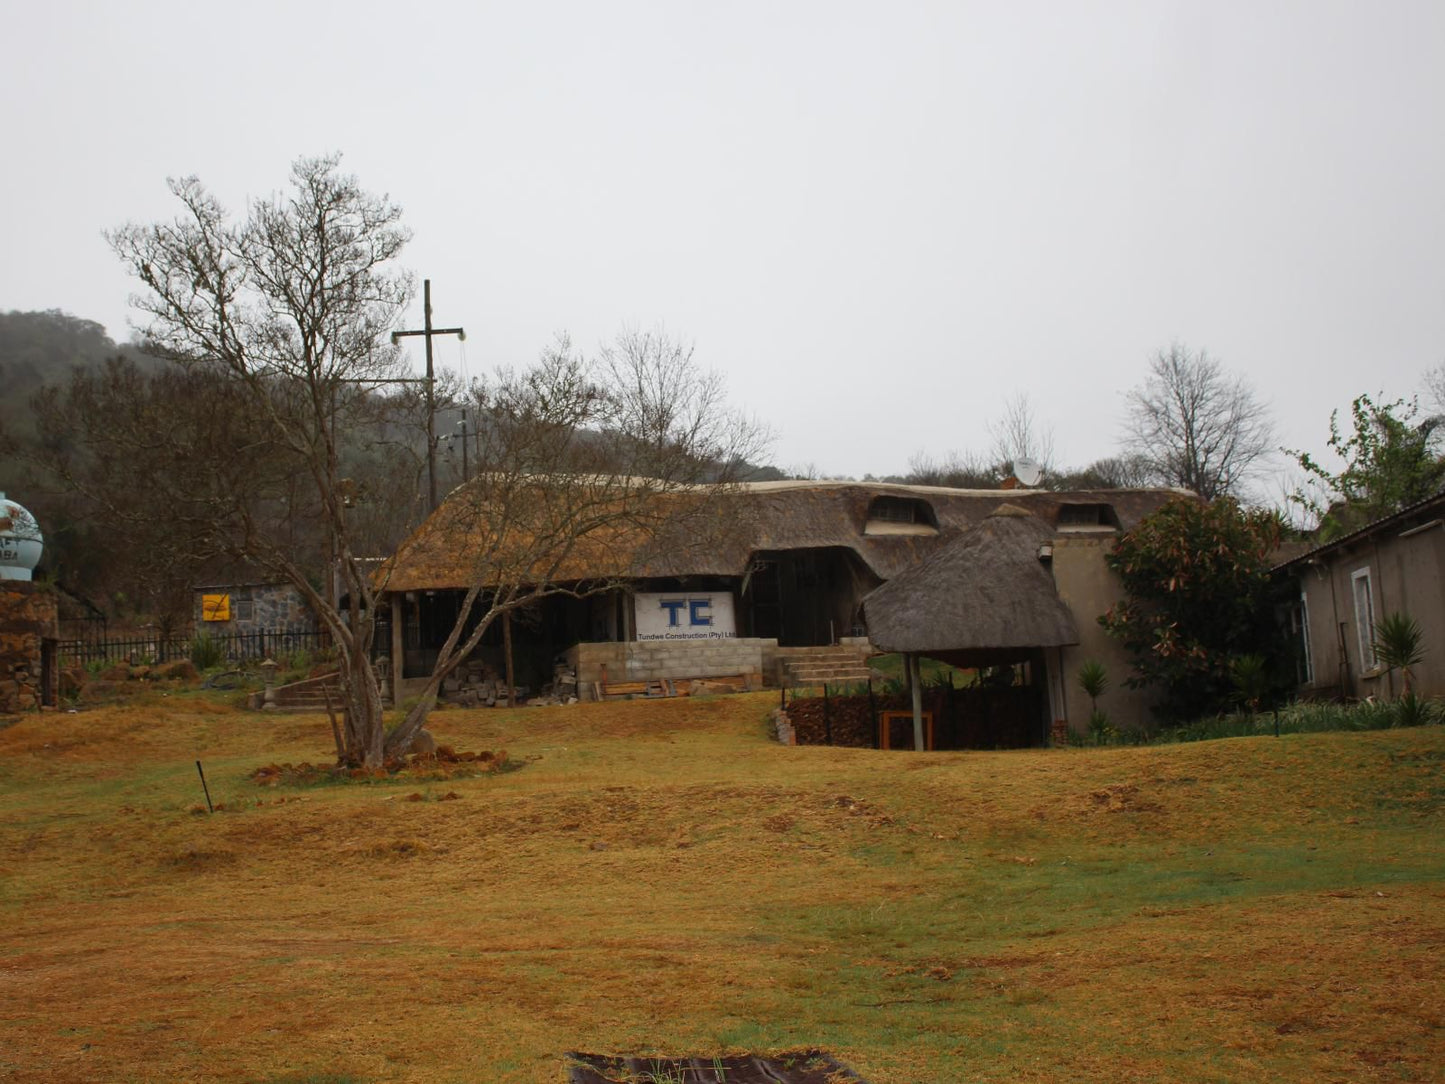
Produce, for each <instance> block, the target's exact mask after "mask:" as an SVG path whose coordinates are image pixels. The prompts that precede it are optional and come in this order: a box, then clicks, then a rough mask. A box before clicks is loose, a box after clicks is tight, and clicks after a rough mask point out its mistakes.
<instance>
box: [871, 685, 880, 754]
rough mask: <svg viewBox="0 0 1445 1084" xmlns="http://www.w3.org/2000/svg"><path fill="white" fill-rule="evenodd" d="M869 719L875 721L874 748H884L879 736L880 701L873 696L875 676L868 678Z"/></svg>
mask: <svg viewBox="0 0 1445 1084" xmlns="http://www.w3.org/2000/svg"><path fill="white" fill-rule="evenodd" d="M868 718H869V719H871V720H872V721H873V748H874V749H878V748H881V747H882V742H881V741H880V740H879V734H878V701H877V699H876V698H875V697H874V696H873V676H872V675H871V674H870V675H869V676H868Z"/></svg>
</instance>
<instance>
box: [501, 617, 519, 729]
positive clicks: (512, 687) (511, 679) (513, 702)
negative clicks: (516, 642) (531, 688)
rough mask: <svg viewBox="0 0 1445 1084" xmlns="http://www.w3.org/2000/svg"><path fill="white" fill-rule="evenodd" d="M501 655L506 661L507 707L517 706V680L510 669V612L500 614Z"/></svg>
mask: <svg viewBox="0 0 1445 1084" xmlns="http://www.w3.org/2000/svg"><path fill="white" fill-rule="evenodd" d="M502 653H503V655H504V656H505V657H506V661H507V707H509V708H515V707H516V706H517V679H516V674H515V672H514V671H513V669H512V611H511V610H508V611H507V612H506V613H504V614H502Z"/></svg>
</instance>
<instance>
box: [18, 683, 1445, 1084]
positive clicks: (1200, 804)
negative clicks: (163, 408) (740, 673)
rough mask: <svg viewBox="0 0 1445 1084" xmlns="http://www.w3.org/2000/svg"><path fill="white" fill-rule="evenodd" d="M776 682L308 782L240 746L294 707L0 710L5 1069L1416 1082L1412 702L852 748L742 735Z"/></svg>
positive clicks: (1430, 857) (1443, 921)
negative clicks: (833, 1064)
mask: <svg viewBox="0 0 1445 1084" xmlns="http://www.w3.org/2000/svg"><path fill="white" fill-rule="evenodd" d="M771 703H772V697H770V696H762V695H759V696H748V697H730V698H719V699H713V700H699V701H685V700H684V701H659V702H634V703H615V704H605V705H583V706H578V707H573V708H546V709H534V710H523V711H514V712H496V711H479V712H454V711H449V712H446V713H443V714H440V715H438V716H437V717H436V718H435V723H434V730H435V731H436V733H437V735H438V738H439V740H441V741H443V742H446V743H448V744H451V745H453V746H455V747H456V748H458V749H473V750H482V749H488V750H497V749H506V750H507V751H508V754H509V756H510V759H511V761H512V762H513V763H517V764H521V765H523V767H522V769H521V770H518V771H513V772H510V773H506V774H491V775H485V776H479V777H475V778H452V779H444V780H437V781H434V782H428V781H418V780H408V779H397V780H385V781H377V782H368V783H365V784H355V783H354V784H330V785H317V786H288V785H286V784H284V783H283V784H281V785H276V786H260V785H258V784H257V783H256V782H255V781H254V780H252V779H250V778H249V774H250V773H251V772H252V771H254V769H256V768H257V767H259V766H261V765H263V764H267V763H270V762H272V761H288V760H289V761H296V762H299V761H304V760H311V761H318V760H324V759H325V757H326V755H327V749H328V748H329V746H330V742H331V738H330V731H329V728H328V726H327V724H326V722H325V720H324V718H323V717H321V716H314V717H310V716H303V717H271V716H262V715H257V714H249V713H246V712H241V711H237V710H234V709H232V708H230V707H227V706H226V705H223V704H215V703H211V702H209V701H207V700H205V699H202V698H195V697H188V698H176V697H172V698H169V699H161V698H159V697H156V698H154V699H151V700H145V701H137V702H133V703H131V704H129V705H123V706H116V707H110V708H105V709H102V710H97V711H93V712H86V713H81V714H77V715H46V716H44V717H41V718H27V719H25V720H23V721H21V722H19V723H17V724H15V725H13V726H10V727H8V728H6V729H4V730H3V731H0V922H3V925H4V929H5V931H6V936H5V937H4V939H3V940H0V1023H3V1030H0V1035H3V1041H0V1078H9V1079H15V1080H21V1081H41V1080H44V1081H57V1080H58V1081H90V1080H137V1081H151V1080H154V1081H172V1080H198V1081H199V1080H235V1081H241V1080H246V1081H271V1082H283V1081H286V1082H300V1081H308V1080H309V1081H391V1080H435V1081H493V1080H496V1081H516V1082H521V1081H548V1082H557V1081H560V1080H561V1079H562V1061H561V1055H562V1053H563V1052H564V1051H566V1050H577V1049H582V1050H598V1051H613V1052H626V1051H648V1052H656V1053H659V1054H668V1053H698V1054H718V1055H722V1054H727V1053H730V1052H739V1051H743V1050H753V1051H759V1050H762V1051H781V1050H788V1049H797V1048H802V1047H812V1046H820V1047H823V1048H826V1049H829V1050H832V1051H834V1052H835V1053H836V1054H837V1055H839V1056H840V1057H841V1058H843V1059H844V1060H846V1061H848V1062H849V1063H851V1064H852V1065H853V1066H854V1067H855V1068H856V1069H858V1070H859V1071H860V1072H861V1073H863V1074H864V1075H865V1076H866V1077H867V1078H868V1079H869V1080H871V1081H873V1082H874V1084H891V1082H897V1084H902V1082H913V1081H971V1080H980V1081H983V1080H999V1081H1054V1080H1061V1079H1074V1080H1082V1079H1094V1080H1151V1081H1152V1080H1181V1081H1216V1080H1339V1081H1350V1080H1422V1081H1423V1080H1430V1079H1438V1078H1439V1072H1440V1068H1439V1067H1440V1066H1441V1065H1442V1064H1445V1030H1442V1025H1445V1004H1442V994H1445V981H1442V963H1441V961H1442V955H1445V858H1442V850H1441V848H1442V844H1441V828H1442V820H1445V778H1442V765H1445V729H1442V728H1436V727H1431V728H1424V729H1418V730H1401V731H1382V732H1377V733H1368V734H1320V735H1307V736H1306V735H1302V736H1295V737H1286V738H1282V739H1279V740H1277V741H1276V740H1273V739H1249V740H1235V741H1218V742H1207V743H1200V744H1197V745H1187V746H1169V747H1157V748H1137V749H1101V750H1059V751H1019V752H1004V753H961V754H951V753H938V754H921V755H918V754H911V753H894V754H881V753H875V752H871V751H866V750H842V749H826V748H799V749H783V748H779V747H777V746H775V745H772V744H769V743H768V742H766V741H765V739H764V736H763V717H764V714H765V712H766V710H767V708H768V707H769V706H770V704H771ZM198 758H199V759H201V760H202V761H204V763H205V767H206V775H207V779H208V781H209V782H210V785H211V792H212V796H213V798H214V799H215V800H216V801H218V802H223V803H224V804H225V806H226V811H224V812H218V813H216V814H215V815H214V816H207V815H205V814H199V815H198V814H196V813H194V812H192V810H193V809H194V808H196V807H197V806H198V804H199V805H200V807H201V808H202V809H203V808H204V804H203V798H202V796H201V792H200V786H199V783H198V781H197V779H196V773H195V766H194V761H195V760H196V759H198Z"/></svg>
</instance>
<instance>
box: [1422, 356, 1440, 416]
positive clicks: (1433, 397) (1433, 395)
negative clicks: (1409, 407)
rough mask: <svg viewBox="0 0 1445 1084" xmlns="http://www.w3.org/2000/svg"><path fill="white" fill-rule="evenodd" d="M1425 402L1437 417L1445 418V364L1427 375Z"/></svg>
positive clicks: (1431, 370) (1436, 367)
mask: <svg viewBox="0 0 1445 1084" xmlns="http://www.w3.org/2000/svg"><path fill="white" fill-rule="evenodd" d="M1424 383H1425V402H1426V406H1427V408H1428V409H1429V410H1430V411H1431V412H1433V413H1434V414H1435V415H1436V416H1445V362H1442V363H1441V364H1439V365H1437V366H1435V368H1433V369H1430V370H1427V371H1426V373H1425V381H1424Z"/></svg>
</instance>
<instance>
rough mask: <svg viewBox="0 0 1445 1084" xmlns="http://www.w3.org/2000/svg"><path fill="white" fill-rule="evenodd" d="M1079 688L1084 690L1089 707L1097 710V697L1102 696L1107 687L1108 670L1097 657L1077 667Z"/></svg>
mask: <svg viewBox="0 0 1445 1084" xmlns="http://www.w3.org/2000/svg"><path fill="white" fill-rule="evenodd" d="M1078 680H1079V688H1081V689H1083V690H1084V695H1085V696H1087V697H1088V698H1089V709H1090V710H1091V711H1098V710H1099V697H1101V696H1103V695H1104V693H1105V691H1107V690H1108V688H1109V672H1108V671H1107V670H1105V669H1104V664H1103V663H1101V662H1099V661H1098V660H1097V659H1090V660H1089V661H1088V662H1086V663H1084V664H1083V665H1082V666H1080V667H1079V674H1078Z"/></svg>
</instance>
